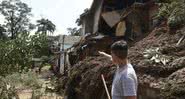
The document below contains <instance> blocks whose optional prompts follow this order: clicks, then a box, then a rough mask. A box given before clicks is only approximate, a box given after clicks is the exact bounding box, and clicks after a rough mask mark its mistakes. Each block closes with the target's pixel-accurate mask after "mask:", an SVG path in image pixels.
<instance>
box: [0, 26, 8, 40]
mask: <svg viewBox="0 0 185 99" xmlns="http://www.w3.org/2000/svg"><path fill="white" fill-rule="evenodd" d="M5 32H6V29H5V28H4V27H3V26H2V25H0V39H5V38H7V36H6V34H5Z"/></svg>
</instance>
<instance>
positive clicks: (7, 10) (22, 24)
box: [0, 0, 33, 39]
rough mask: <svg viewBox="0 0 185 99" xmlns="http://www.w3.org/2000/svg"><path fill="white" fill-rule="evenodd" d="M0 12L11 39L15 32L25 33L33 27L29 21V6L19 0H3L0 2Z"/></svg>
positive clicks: (14, 36) (15, 34)
mask: <svg viewBox="0 0 185 99" xmlns="http://www.w3.org/2000/svg"><path fill="white" fill-rule="evenodd" d="M0 13H1V14H2V15H3V16H4V18H5V24H4V25H5V27H6V30H7V32H8V33H9V34H11V36H12V39H14V38H16V36H17V33H25V32H28V31H29V30H30V29H33V24H31V23H30V22H29V17H30V16H31V8H29V7H28V5H27V4H25V3H23V2H21V1H20V0H3V1H2V2H1V3H0Z"/></svg>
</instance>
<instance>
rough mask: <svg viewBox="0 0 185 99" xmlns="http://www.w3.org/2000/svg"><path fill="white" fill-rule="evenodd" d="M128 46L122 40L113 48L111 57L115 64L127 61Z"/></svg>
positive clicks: (113, 45)
mask: <svg viewBox="0 0 185 99" xmlns="http://www.w3.org/2000/svg"><path fill="white" fill-rule="evenodd" d="M127 55H128V45H127V42H125V41H123V40H121V41H117V42H115V43H114V44H112V46H111V56H112V61H113V63H116V64H119V63H121V61H123V60H125V59H127Z"/></svg>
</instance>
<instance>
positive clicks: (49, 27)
mask: <svg viewBox="0 0 185 99" xmlns="http://www.w3.org/2000/svg"><path fill="white" fill-rule="evenodd" d="M37 27H38V29H37V32H42V33H44V34H47V33H53V32H54V31H55V29H56V26H55V25H54V24H53V23H52V22H51V21H50V20H48V19H44V18H42V19H40V20H37Z"/></svg>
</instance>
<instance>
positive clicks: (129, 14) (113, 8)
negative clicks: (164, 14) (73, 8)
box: [80, 0, 158, 39]
mask: <svg viewBox="0 0 185 99" xmlns="http://www.w3.org/2000/svg"><path fill="white" fill-rule="evenodd" d="M157 10H158V7H157V5H156V4H155V2H154V1H153V0H94V2H93V4H92V6H91V8H90V10H89V11H88V12H86V13H83V14H82V15H81V16H80V19H81V22H80V23H81V25H82V34H83V35H85V34H87V33H91V34H95V33H101V34H104V35H109V36H125V37H126V38H132V39H135V38H137V37H139V36H140V35H142V34H143V33H146V32H148V31H149V30H151V29H152V27H153V26H154V25H155V24H156V23H155V21H156V20H155V19H154V15H155V13H156V12H157Z"/></svg>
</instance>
